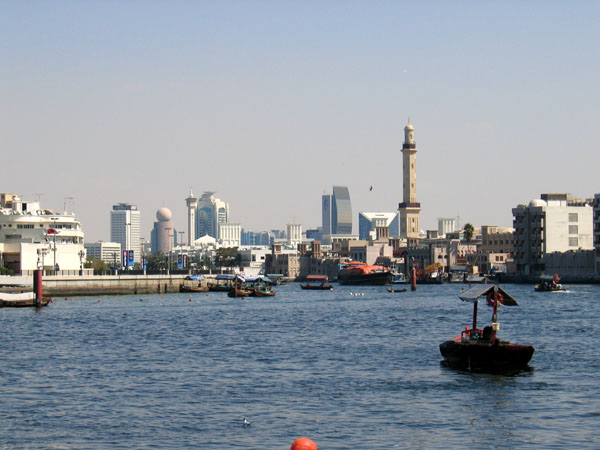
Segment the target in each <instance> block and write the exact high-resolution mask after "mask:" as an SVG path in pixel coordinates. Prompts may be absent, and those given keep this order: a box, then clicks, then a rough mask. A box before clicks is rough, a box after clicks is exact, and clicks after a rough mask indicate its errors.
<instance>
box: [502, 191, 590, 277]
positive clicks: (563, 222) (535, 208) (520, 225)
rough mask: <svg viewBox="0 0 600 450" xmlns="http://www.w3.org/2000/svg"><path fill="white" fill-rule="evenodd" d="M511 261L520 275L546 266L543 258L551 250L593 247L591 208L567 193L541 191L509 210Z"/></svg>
mask: <svg viewBox="0 0 600 450" xmlns="http://www.w3.org/2000/svg"><path fill="white" fill-rule="evenodd" d="M512 214H513V227H514V229H515V232H514V237H513V246H514V253H513V255H514V262H515V267H516V271H517V272H518V273H520V274H523V275H537V274H540V273H542V272H544V270H545V266H544V263H543V261H542V258H543V256H544V255H546V254H548V253H553V252H568V251H572V250H578V249H581V250H592V249H593V248H594V242H593V208H592V206H591V205H590V203H589V202H585V201H581V200H578V199H573V198H570V197H568V196H567V194H542V195H541V198H540V199H534V200H532V201H531V202H529V205H518V206H517V207H516V208H513V210H512Z"/></svg>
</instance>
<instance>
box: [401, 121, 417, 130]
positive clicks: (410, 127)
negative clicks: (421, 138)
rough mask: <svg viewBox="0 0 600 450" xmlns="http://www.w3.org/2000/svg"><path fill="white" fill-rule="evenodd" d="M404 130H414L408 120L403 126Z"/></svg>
mask: <svg viewBox="0 0 600 450" xmlns="http://www.w3.org/2000/svg"><path fill="white" fill-rule="evenodd" d="M404 130H406V131H408V130H412V131H414V130H415V129H414V127H413V126H412V124H411V123H410V122H408V123H407V124H406V126H405V127H404Z"/></svg>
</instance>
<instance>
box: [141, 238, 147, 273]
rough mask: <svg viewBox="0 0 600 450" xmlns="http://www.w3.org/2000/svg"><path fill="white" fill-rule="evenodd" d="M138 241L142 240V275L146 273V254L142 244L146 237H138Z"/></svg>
mask: <svg viewBox="0 0 600 450" xmlns="http://www.w3.org/2000/svg"><path fill="white" fill-rule="evenodd" d="M140 241H141V242H142V246H141V247H142V248H141V253H142V270H143V271H144V275H146V254H145V252H144V244H145V243H146V238H145V237H140Z"/></svg>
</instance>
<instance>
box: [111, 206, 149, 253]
mask: <svg viewBox="0 0 600 450" xmlns="http://www.w3.org/2000/svg"><path fill="white" fill-rule="evenodd" d="M110 240H111V242H118V243H119V244H121V250H122V251H124V250H133V261H134V262H136V263H137V262H140V261H141V256H142V252H141V247H140V212H139V210H138V209H137V206H135V205H130V204H129V203H119V204H117V205H113V209H112V211H111V212H110Z"/></svg>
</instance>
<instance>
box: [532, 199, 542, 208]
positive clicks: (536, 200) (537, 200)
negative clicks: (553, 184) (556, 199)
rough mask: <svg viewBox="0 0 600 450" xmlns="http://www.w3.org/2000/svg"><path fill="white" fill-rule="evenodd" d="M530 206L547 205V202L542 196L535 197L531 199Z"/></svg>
mask: <svg viewBox="0 0 600 450" xmlns="http://www.w3.org/2000/svg"><path fill="white" fill-rule="evenodd" d="M529 206H530V207H532V208H536V207H540V206H546V202H545V201H544V200H542V199H541V198H534V199H533V200H531V201H530V202H529Z"/></svg>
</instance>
